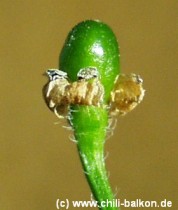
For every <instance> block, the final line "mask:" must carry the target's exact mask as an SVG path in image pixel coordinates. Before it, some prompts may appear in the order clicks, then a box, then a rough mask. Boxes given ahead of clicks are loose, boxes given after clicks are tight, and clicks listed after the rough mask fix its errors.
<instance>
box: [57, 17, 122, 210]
mask: <svg viewBox="0 0 178 210" xmlns="http://www.w3.org/2000/svg"><path fill="white" fill-rule="evenodd" d="M59 63H60V64H59V69H61V70H62V71H64V72H67V74H68V77H69V79H70V81H72V82H74V81H76V80H77V73H78V71H79V70H80V69H82V68H86V67H96V68H97V70H98V71H99V74H100V81H101V84H102V85H103V87H104V101H103V105H106V106H101V107H97V106H84V105H72V106H71V107H70V113H69V115H70V124H71V126H72V127H73V129H74V135H75V138H76V141H77V147H78V151H79V154H80V159H81V162H82V164H83V167H84V171H85V174H86V177H87V179H88V182H89V184H90V187H91V190H92V193H93V195H94V197H95V199H96V200H97V201H98V203H99V205H100V204H101V202H102V201H106V200H110V201H112V199H113V198H114V195H113V193H112V190H111V187H110V185H109V182H108V176H107V172H106V169H105V161H104V143H105V138H106V133H107V127H108V118H109V116H108V111H107V108H106V107H107V105H108V101H109V100H110V94H111V91H112V89H113V86H114V81H115V78H116V76H117V75H118V74H119V69H120V68H119V49H118V43H117V40H116V37H115V35H114V33H113V31H112V30H111V29H110V28H109V27H108V26H107V25H106V24H104V23H102V22H100V21H93V20H87V21H84V22H81V23H79V24H78V25H77V26H75V27H74V28H73V29H72V31H71V32H70V33H69V35H68V37H67V39H66V42H65V44H64V46H63V49H62V51H61V54H60V59H59ZM100 209H102V210H106V209H107V210H111V209H112V210H114V209H117V208H116V207H110V206H108V207H100Z"/></svg>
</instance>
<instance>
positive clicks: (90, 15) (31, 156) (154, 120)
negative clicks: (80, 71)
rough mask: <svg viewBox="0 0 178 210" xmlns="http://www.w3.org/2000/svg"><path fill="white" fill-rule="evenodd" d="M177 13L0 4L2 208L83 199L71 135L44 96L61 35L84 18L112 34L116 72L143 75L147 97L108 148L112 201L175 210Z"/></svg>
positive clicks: (143, 5) (114, 6)
mask: <svg viewBox="0 0 178 210" xmlns="http://www.w3.org/2000/svg"><path fill="white" fill-rule="evenodd" d="M177 11H178V2H177V1H176V0H175V1H174V0H154V1H153V0H150V1H142V0H132V1H131V0H112V1H109V0H105V1H102V0H99V1H94V0H83V1H82V0H52V1H51V0H43V1H42V0H38V1H36V0H26V1H25V0H24V1H23V0H16V1H10V0H1V2H0V26H1V32H0V72H1V73H0V90H1V94H0V103H1V104H0V105H1V107H0V209H2V210H10V209H13V210H55V209H56V208H55V201H56V199H57V198H60V199H66V198H68V199H69V200H70V201H71V200H90V195H91V192H90V189H89V187H88V184H87V182H86V180H85V177H84V175H83V171H82V167H81V164H80V160H79V158H78V154H77V150H76V145H75V144H74V143H73V142H72V141H70V140H69V135H71V133H70V132H69V131H67V130H65V129H64V128H62V125H63V123H62V122H60V121H59V120H58V119H57V118H56V117H55V116H54V115H53V114H52V113H51V112H50V111H49V110H48V109H47V107H46V105H45V103H44V101H43V99H42V94H41V89H42V86H43V85H44V84H45V83H46V81H47V80H46V78H45V77H43V76H42V74H43V72H44V71H45V70H46V69H48V68H58V55H59V52H60V50H61V47H62V45H63V43H64V40H65V38H66V36H67V34H68V32H69V31H70V29H71V28H72V27H73V26H74V25H76V24H77V23H78V22H80V21H82V20H85V19H100V20H102V21H104V22H106V23H107V24H109V25H110V26H111V28H112V29H113V31H114V32H115V33H116V36H117V37H118V40H119V43H120V49H121V70H122V72H124V73H131V72H134V73H137V74H140V75H141V76H142V78H144V87H145V89H146V97H145V99H144V101H143V103H142V104H141V105H139V107H138V108H137V109H135V110H134V111H133V112H132V113H130V114H128V115H127V116H126V117H123V118H120V119H118V124H117V127H116V129H115V133H114V136H112V137H111V138H110V139H109V140H108V141H107V143H106V152H108V153H109V156H108V158H107V160H106V163H107V168H108V170H109V172H110V182H111V184H112V187H113V190H115V189H116V188H117V196H116V197H117V198H121V199H124V198H126V199H128V200H134V199H136V198H140V199H143V200H156V201H158V202H159V201H160V200H163V199H167V200H171V201H172V202H173V207H172V208H171V209H175V210H176V209H177V208H178V200H177V199H178V142H177V140H178V138H177V134H178V130H177V126H176V125H177V120H176V119H177V117H178V115H177V114H178V113H177V102H178V99H177V82H178V81H177V70H178V68H177V59H176V57H177V54H178V53H177V48H178V45H177V44H178V41H177V37H178V33H177V32H178V29H176V23H177V22H176V19H177V18H178V14H177ZM55 122H58V124H55ZM70 209H74V208H73V207H72V206H71V207H70ZM90 209H92V208H90ZM122 209H124V208H122ZM127 209H130V208H127ZM136 209H137V208H136ZM145 209H150V208H145ZM164 209H168V208H164ZM169 209H170V208H169Z"/></svg>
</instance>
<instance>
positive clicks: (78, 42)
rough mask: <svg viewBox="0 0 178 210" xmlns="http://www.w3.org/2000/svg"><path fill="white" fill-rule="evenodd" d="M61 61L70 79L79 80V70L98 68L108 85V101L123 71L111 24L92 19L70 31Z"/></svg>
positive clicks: (105, 83)
mask: <svg viewBox="0 0 178 210" xmlns="http://www.w3.org/2000/svg"><path fill="white" fill-rule="evenodd" d="M59 60H60V69H61V70H63V71H65V72H67V73H68V76H69V79H70V80H71V81H76V80H77V73H78V71H79V70H80V69H82V68H85V67H88V66H93V67H96V68H97V69H98V71H99V73H100V76H101V82H102V84H103V86H104V88H105V96H104V98H105V102H107V101H108V99H109V97H110V92H111V90H112V89H113V82H114V80H115V77H116V76H117V75H118V74H119V72H120V70H119V49H118V43H117V39H116V37H115V35H114V33H113V31H112V30H111V29H110V27H108V25H106V24H104V23H102V22H100V21H93V20H87V21H84V22H81V23H79V24H78V25H77V26H75V27H74V28H73V29H72V30H71V32H70V33H69V35H68V37H67V39H66V41H65V44H64V47H63V49H62V51H61V54H60V59H59Z"/></svg>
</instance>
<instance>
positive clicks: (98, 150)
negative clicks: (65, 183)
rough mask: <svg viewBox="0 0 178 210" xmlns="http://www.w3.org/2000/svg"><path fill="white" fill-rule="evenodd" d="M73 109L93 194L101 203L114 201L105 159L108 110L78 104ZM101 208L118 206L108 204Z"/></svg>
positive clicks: (82, 155) (72, 122) (80, 147)
mask: <svg viewBox="0 0 178 210" xmlns="http://www.w3.org/2000/svg"><path fill="white" fill-rule="evenodd" d="M72 109H73V110H75V112H72V113H73V114H72V119H71V124H72V125H73V127H74V130H75V138H76V140H77V147H78V151H79V154H80V158H81V161H82V164H83V168H84V171H85V175H86V177H87V180H88V182H89V184H90V187H91V190H92V192H93V195H94V197H95V199H96V200H97V201H98V204H99V205H100V203H101V202H102V201H107V200H108V201H112V200H113V199H114V196H113V193H112V190H111V187H110V184H109V181H108V175H107V171H106V168H105V160H104V143H105V138H106V132H107V131H106V128H107V125H108V114H107V111H106V110H104V109H101V108H96V107H93V106H91V107H87V108H86V107H84V106H80V107H79V106H77V107H74V108H72ZM83 116H85V118H84V117H83ZM78 121H80V123H78ZM101 209H103V210H106V209H110V210H111V209H112V210H114V209H117V208H114V207H110V206H108V207H105V208H104V207H103V208H101Z"/></svg>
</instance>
